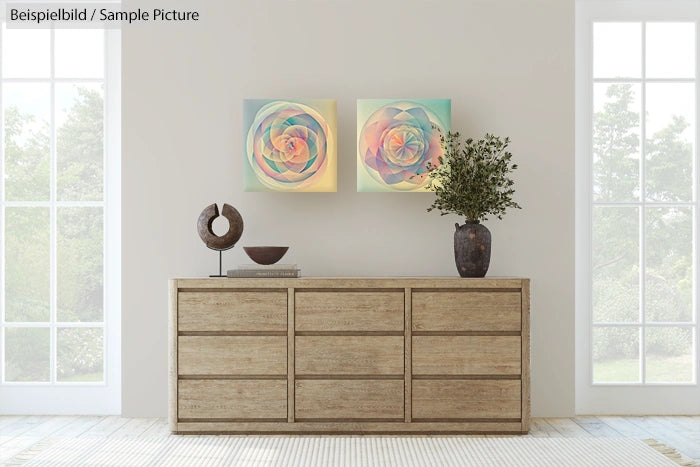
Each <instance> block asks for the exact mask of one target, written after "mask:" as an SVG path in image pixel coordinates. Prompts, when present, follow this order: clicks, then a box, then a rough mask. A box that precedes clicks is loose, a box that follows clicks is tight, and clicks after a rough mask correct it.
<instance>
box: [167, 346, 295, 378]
mask: <svg viewBox="0 0 700 467" xmlns="http://www.w3.org/2000/svg"><path fill="white" fill-rule="evenodd" d="M178 352H179V353H178V355H179V364H178V372H179V374H180V375H229V374H230V375H286V374H287V338H286V337H283V336H180V337H179V338H178ZM180 384H182V382H180Z"/></svg>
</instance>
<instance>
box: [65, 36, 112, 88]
mask: <svg viewBox="0 0 700 467" xmlns="http://www.w3.org/2000/svg"><path fill="white" fill-rule="evenodd" d="M54 34H55V36H54V37H55V39H54V40H55V43H54V48H55V53H56V55H55V57H56V62H55V67H56V68H55V72H56V77H57V78H102V76H103V75H104V30H102V29H56V30H55V32H54Z"/></svg>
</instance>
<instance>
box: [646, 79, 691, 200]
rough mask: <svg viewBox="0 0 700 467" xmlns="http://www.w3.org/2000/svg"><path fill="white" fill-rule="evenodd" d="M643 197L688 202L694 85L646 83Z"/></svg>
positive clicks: (689, 194)
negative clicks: (644, 183) (644, 186)
mask: <svg viewBox="0 0 700 467" xmlns="http://www.w3.org/2000/svg"><path fill="white" fill-rule="evenodd" d="M646 96H647V122H646V134H647V146H646V169H645V170H646V179H647V180H646V181H647V183H646V196H647V199H648V200H652V201H691V200H692V197H693V147H694V145H695V85H694V84H692V83H649V84H647V85H646Z"/></svg>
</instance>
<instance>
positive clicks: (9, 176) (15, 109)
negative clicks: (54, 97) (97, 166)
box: [2, 83, 51, 201]
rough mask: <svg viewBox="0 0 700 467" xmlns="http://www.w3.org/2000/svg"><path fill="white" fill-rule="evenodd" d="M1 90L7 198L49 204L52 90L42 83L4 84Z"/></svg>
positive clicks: (8, 199)
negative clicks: (47, 202) (46, 202)
mask: <svg viewBox="0 0 700 467" xmlns="http://www.w3.org/2000/svg"><path fill="white" fill-rule="evenodd" d="M2 90H3V94H2V100H3V119H4V120H3V124H4V127H5V199H6V200H7V201H48V199H49V194H50V185H49V178H50V166H49V157H50V138H49V135H50V132H49V115H50V110H49V109H50V107H51V98H50V87H49V85H48V84H42V83H5V84H4V85H3V88H2Z"/></svg>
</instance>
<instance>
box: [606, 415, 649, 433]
mask: <svg viewBox="0 0 700 467" xmlns="http://www.w3.org/2000/svg"><path fill="white" fill-rule="evenodd" d="M597 418H598V419H599V420H600V421H601V422H603V423H605V424H606V425H608V426H609V427H611V428H612V429H613V430H615V431H617V432H618V433H620V434H621V435H623V436H626V437H629V438H650V437H651V434H650V433H649V432H648V431H646V430H645V429H644V428H641V427H639V426H637V425H635V424H634V423H632V422H630V421H629V417H620V416H598V417H597Z"/></svg>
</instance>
